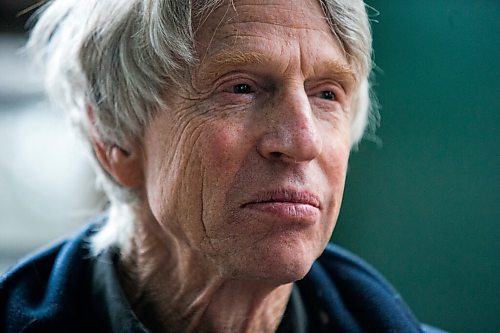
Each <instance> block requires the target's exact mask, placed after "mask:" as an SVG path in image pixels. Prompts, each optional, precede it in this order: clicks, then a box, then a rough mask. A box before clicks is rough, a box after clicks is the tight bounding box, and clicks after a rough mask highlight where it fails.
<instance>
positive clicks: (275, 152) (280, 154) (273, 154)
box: [270, 151, 283, 158]
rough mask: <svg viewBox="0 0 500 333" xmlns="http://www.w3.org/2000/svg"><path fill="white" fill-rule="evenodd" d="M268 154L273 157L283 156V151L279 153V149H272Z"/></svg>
mask: <svg viewBox="0 0 500 333" xmlns="http://www.w3.org/2000/svg"><path fill="white" fill-rule="evenodd" d="M270 155H271V157H273V158H281V156H283V153H280V152H279V151H273V152H271V154H270Z"/></svg>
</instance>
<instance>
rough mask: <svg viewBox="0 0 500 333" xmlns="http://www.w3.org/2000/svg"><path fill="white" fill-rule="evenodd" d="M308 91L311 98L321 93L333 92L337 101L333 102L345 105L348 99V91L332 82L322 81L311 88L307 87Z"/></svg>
mask: <svg viewBox="0 0 500 333" xmlns="http://www.w3.org/2000/svg"><path fill="white" fill-rule="evenodd" d="M306 90H307V94H308V95H309V96H317V95H318V94H320V93H321V92H324V91H332V92H333V93H334V94H335V100H334V101H332V102H339V103H343V102H345V100H346V99H347V94H346V91H345V90H344V88H343V87H342V85H340V84H338V83H335V82H332V81H322V82H319V83H317V84H315V85H314V86H309V87H307V85H306Z"/></svg>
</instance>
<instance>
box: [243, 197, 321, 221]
mask: <svg viewBox="0 0 500 333" xmlns="http://www.w3.org/2000/svg"><path fill="white" fill-rule="evenodd" d="M245 208H248V209H252V210H257V211H259V212H262V213H264V214H268V215H272V216H274V217H276V218H280V219H285V220H290V221H293V222H302V223H309V224H312V223H314V222H315V221H316V220H317V218H318V217H319V213H320V211H319V209H318V208H317V207H314V206H311V205H308V204H303V203H295V202H261V203H251V204H247V205H246V206H245Z"/></svg>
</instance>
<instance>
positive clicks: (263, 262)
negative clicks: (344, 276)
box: [241, 239, 321, 285]
mask: <svg viewBox="0 0 500 333" xmlns="http://www.w3.org/2000/svg"><path fill="white" fill-rule="evenodd" d="M317 252H318V250H316V251H315V250H314V248H311V247H309V246H306V244H304V242H300V241H299V242H295V241H290V239H288V240H286V241H280V242H273V243H272V244H269V245H268V246H264V247H259V249H258V251H254V252H253V254H252V259H251V260H247V261H246V265H245V266H244V267H241V268H242V270H243V271H244V272H245V275H246V277H247V278H252V277H253V278H255V279H256V280H263V281H266V283H271V284H274V285H282V284H287V283H291V282H295V281H298V280H301V279H302V278H304V276H305V275H306V274H307V273H308V272H309V270H310V269H311V266H312V264H313V263H314V261H315V260H316V258H317V257H318V256H319V254H320V253H321V251H319V253H317ZM257 253H259V255H257Z"/></svg>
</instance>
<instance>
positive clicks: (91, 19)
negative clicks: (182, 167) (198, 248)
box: [28, 0, 376, 253]
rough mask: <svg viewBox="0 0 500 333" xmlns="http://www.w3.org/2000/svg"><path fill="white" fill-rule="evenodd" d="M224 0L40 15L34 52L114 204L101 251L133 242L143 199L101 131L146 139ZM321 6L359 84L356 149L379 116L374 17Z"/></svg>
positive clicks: (81, 5)
mask: <svg viewBox="0 0 500 333" xmlns="http://www.w3.org/2000/svg"><path fill="white" fill-rule="evenodd" d="M233 1H235V0H233ZM222 2H223V0H185V1H179V0H128V1H122V0H85V1H83V0H52V1H49V2H48V3H47V4H46V5H44V7H43V8H42V10H41V11H40V12H39V14H38V18H37V23H36V25H35V26H34V29H33V31H32V33H31V37H30V40H29V42H28V48H29V49H30V51H31V52H32V53H33V55H34V57H35V60H36V61H37V62H38V63H40V64H41V65H42V68H43V69H44V76H45V84H46V87H47V90H48V93H49V96H50V97H51V99H52V100H53V101H55V102H56V103H57V104H59V106H60V107H61V108H62V109H63V110H66V111H67V112H68V114H69V116H70V120H71V122H72V124H73V125H74V126H75V127H76V128H77V129H78V131H79V133H80V134H81V136H82V138H83V141H84V143H85V145H86V147H87V149H88V153H89V156H90V160H91V162H92V165H93V167H94V169H95V171H96V180H97V183H98V184H99V186H101V187H102V189H103V190H104V192H105V193H106V195H107V196H108V198H109V200H110V213H109V219H108V222H107V223H106V225H105V226H104V227H103V228H102V229H101V230H100V231H99V232H98V233H97V234H96V235H95V236H94V238H93V243H92V245H93V250H94V253H99V252H100V251H102V250H104V249H105V248H107V247H109V246H112V245H114V246H118V247H124V246H126V245H127V243H128V240H129V239H130V237H131V235H132V234H133V228H134V209H133V207H134V205H135V204H136V203H137V200H138V198H137V195H136V193H135V192H133V191H132V190H129V189H127V188H124V187H122V186H120V184H118V183H117V182H116V181H115V180H114V179H113V177H111V176H110V175H109V174H108V173H107V172H106V171H105V170H104V168H103V167H102V166H101V165H100V163H99V160H98V159H97V157H96V155H95V153H94V150H93V149H92V141H91V139H92V136H93V135H94V136H95V135H96V136H98V138H99V140H101V141H104V142H106V143H108V144H112V145H117V146H119V147H126V146H127V143H130V142H133V141H137V140H139V142H140V140H141V137H142V134H143V133H142V132H143V129H144V127H145V126H146V124H147V123H148V122H149V121H150V120H151V119H152V117H153V116H154V113H155V111H156V110H159V109H162V107H164V106H165V100H164V96H165V94H164V93H163V91H164V89H165V86H168V85H169V84H180V83H182V82H183V80H184V77H185V74H186V73H185V71H184V70H185V69H186V68H192V66H194V65H195V64H196V61H197V57H196V54H195V52H194V29H195V27H194V26H193V22H202V21H203V20H204V19H205V18H206V17H207V16H208V15H210V13H211V12H212V11H213V10H214V9H215V8H217V6H219V5H221V3H222ZM320 4H321V7H322V9H323V11H324V14H325V16H326V18H327V21H328V23H329V25H330V27H331V29H332V32H333V34H334V35H335V36H336V37H337V39H338V40H339V42H340V44H341V46H342V48H343V50H344V52H345V55H346V58H347V60H348V62H349V64H350V65H351V66H352V67H353V68H354V70H355V73H356V78H357V80H358V89H357V92H356V94H355V96H354V99H353V102H352V106H351V107H352V114H353V116H352V119H351V132H350V133H351V142H352V144H353V145H355V144H356V143H357V142H358V141H359V140H360V139H361V138H362V136H363V133H364V131H365V128H366V125H367V122H368V119H369V118H370V112H371V113H372V114H374V112H376V110H373V108H372V107H370V94H369V92H370V87H369V74H370V71H371V66H372V61H371V53H372V48H371V31H370V25H369V22H368V16H367V13H366V9H365V5H364V3H363V1H362V0H354V1H353V0H320ZM89 110H92V112H91V114H92V117H91V116H90V112H89ZM370 110H372V111H370Z"/></svg>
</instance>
